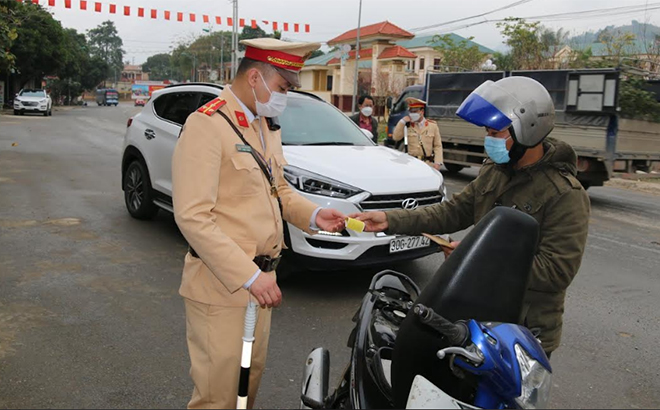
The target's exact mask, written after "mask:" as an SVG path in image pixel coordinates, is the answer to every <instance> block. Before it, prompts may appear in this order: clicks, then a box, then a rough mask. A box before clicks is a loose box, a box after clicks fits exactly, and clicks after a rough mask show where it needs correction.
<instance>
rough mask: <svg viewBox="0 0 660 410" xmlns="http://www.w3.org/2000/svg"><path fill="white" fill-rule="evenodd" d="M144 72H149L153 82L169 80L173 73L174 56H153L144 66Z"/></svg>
mask: <svg viewBox="0 0 660 410" xmlns="http://www.w3.org/2000/svg"><path fill="white" fill-rule="evenodd" d="M142 71H145V72H148V73H149V78H150V79H151V80H154V81H162V80H168V79H169V78H170V76H171V72H172V56H171V55H169V54H156V55H153V56H151V57H149V58H147V62H146V63H144V64H142Z"/></svg>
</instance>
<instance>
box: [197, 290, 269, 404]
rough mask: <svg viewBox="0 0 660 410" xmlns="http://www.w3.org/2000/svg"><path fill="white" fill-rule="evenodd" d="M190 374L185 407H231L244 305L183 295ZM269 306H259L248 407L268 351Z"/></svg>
mask: <svg viewBox="0 0 660 410" xmlns="http://www.w3.org/2000/svg"><path fill="white" fill-rule="evenodd" d="M184 301H185V304H186V336H187V339H188V351H189V353H190V363H191V367H190V376H191V377H192V380H193V383H194V384H195V389H194V390H193V395H192V399H191V400H190V403H188V408H189V409H210V408H212V409H233V408H236V398H237V396H238V379H239V374H240V370H241V351H242V348H243V339H242V338H243V329H244V326H243V323H244V319H245V310H246V308H245V307H222V306H211V305H205V304H203V303H198V302H193V301H192V300H189V299H184ZM271 313H272V311H271V309H261V308H260V309H259V317H258V320H257V327H256V330H255V335H254V337H255V340H254V345H253V350H252V367H251V369H250V392H249V396H248V408H252V407H253V405H254V400H255V398H256V397H257V391H258V390H259V383H260V382H261V375H262V374H263V371H264V365H265V363H266V355H267V353H268V339H269V336H270V321H271Z"/></svg>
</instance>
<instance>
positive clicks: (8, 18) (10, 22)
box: [0, 2, 21, 71]
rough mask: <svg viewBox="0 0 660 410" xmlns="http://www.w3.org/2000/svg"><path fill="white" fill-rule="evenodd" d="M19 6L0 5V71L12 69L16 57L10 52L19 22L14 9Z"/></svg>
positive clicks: (9, 3) (8, 3)
mask: <svg viewBox="0 0 660 410" xmlns="http://www.w3.org/2000/svg"><path fill="white" fill-rule="evenodd" d="M20 6H21V5H19V4H17V3H16V2H7V3H6V4H5V3H0V71H9V70H11V69H13V68H14V63H15V61H16V56H15V55H14V54H13V53H12V52H11V47H12V45H13V44H14V41H16V38H18V27H19V25H20V24H21V21H20V19H19V18H18V16H17V15H16V13H17V12H16V8H17V7H20Z"/></svg>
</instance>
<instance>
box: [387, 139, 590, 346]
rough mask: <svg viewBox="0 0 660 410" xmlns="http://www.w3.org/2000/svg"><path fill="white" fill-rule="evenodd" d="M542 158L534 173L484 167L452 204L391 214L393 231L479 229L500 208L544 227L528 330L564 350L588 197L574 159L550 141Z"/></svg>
mask: <svg viewBox="0 0 660 410" xmlns="http://www.w3.org/2000/svg"><path fill="white" fill-rule="evenodd" d="M543 148H544V149H545V155H544V157H543V159H542V160H541V161H539V162H537V163H536V164H534V165H531V166H529V167H526V168H523V169H520V170H517V171H512V170H511V169H510V167H507V166H501V165H496V164H494V163H493V162H492V161H486V163H485V164H484V166H483V167H482V169H481V172H480V173H479V176H478V177H477V178H476V179H475V180H474V181H472V182H471V183H470V184H469V185H468V186H467V187H466V188H465V189H464V190H463V192H461V193H459V194H456V195H454V197H453V198H452V199H451V200H450V201H445V202H443V203H442V204H438V205H434V206H430V207H426V208H421V209H417V210H414V211H392V212H388V213H387V216H388V222H389V229H388V233H390V234H393V233H398V234H408V235H419V234H421V233H422V232H427V233H453V232H457V231H461V230H463V229H467V228H468V227H470V226H472V225H474V224H476V223H477V222H479V220H481V218H483V217H484V216H485V215H486V214H487V213H488V212H489V211H490V210H492V209H493V208H494V207H495V206H498V205H502V206H507V207H516V208H517V209H520V210H521V211H524V212H526V213H528V214H529V215H531V216H533V217H534V218H535V219H536V220H537V221H538V222H539V224H540V227H541V238H540V243H539V248H538V253H537V254H536V256H535V257H534V263H533V266H532V279H531V281H530V284H529V289H528V292H527V295H526V297H525V313H524V318H525V324H526V325H527V326H528V327H529V328H532V329H533V328H538V329H540V330H541V336H540V339H541V341H542V342H543V348H544V349H545V351H546V352H552V351H554V350H555V349H557V348H558V347H559V342H560V339H561V330H562V316H563V313H564V300H565V298H566V289H567V288H568V286H569V285H570V284H571V282H572V281H573V278H574V277H575V275H576V274H577V272H578V269H579V268H580V264H581V263H582V255H583V254H584V250H585V246H586V240H587V234H588V227H589V214H590V203H589V197H588V195H587V193H586V192H585V190H584V189H583V188H582V185H581V184H580V182H579V181H578V180H577V178H576V175H577V165H576V164H577V155H576V154H575V151H573V148H571V146H570V145H568V144H566V143H564V142H561V141H557V140H555V139H552V138H548V139H546V141H545V142H544V143H543Z"/></svg>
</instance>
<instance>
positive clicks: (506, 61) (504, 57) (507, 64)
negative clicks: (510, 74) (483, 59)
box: [493, 52, 516, 71]
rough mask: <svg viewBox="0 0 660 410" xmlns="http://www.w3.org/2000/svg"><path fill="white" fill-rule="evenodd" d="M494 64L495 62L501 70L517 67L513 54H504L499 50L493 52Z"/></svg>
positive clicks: (511, 69) (510, 69)
mask: <svg viewBox="0 0 660 410" xmlns="http://www.w3.org/2000/svg"><path fill="white" fill-rule="evenodd" d="M493 64H495V65H496V66H497V69H498V70H500V71H513V70H515V69H516V68H515V66H514V64H513V56H511V54H509V53H506V54H504V53H500V52H497V53H495V54H493Z"/></svg>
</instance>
